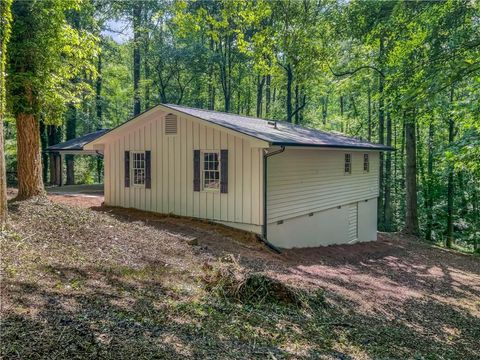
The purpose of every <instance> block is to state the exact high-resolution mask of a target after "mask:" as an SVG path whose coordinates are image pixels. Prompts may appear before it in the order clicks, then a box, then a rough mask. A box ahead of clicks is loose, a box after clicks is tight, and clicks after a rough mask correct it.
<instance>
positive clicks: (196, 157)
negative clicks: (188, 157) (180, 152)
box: [193, 150, 200, 191]
mask: <svg viewBox="0 0 480 360" xmlns="http://www.w3.org/2000/svg"><path fill="white" fill-rule="evenodd" d="M193 191H200V150H193Z"/></svg>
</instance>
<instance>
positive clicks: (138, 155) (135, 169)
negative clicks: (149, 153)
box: [132, 152, 145, 186]
mask: <svg viewBox="0 0 480 360" xmlns="http://www.w3.org/2000/svg"><path fill="white" fill-rule="evenodd" d="M132 178H133V185H137V186H144V185H145V153H144V152H132Z"/></svg>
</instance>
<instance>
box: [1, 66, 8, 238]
mask: <svg viewBox="0 0 480 360" xmlns="http://www.w3.org/2000/svg"><path fill="white" fill-rule="evenodd" d="M0 76H1V75H0ZM0 91H2V90H0ZM0 96H1V95H0ZM2 101H3V99H2ZM2 105H3V104H0V106H2ZM3 149H4V139H3V111H2V109H1V108H0V230H3V229H4V228H5V226H6V224H7V215H8V213H7V173H6V168H5V153H4V150H3Z"/></svg>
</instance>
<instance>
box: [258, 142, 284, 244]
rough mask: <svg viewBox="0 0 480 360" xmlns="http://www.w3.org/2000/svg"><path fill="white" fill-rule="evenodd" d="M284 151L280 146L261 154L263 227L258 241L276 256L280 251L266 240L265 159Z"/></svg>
mask: <svg viewBox="0 0 480 360" xmlns="http://www.w3.org/2000/svg"><path fill="white" fill-rule="evenodd" d="M284 151H285V146H283V145H282V146H281V147H280V149H278V150H275V151H271V152H265V153H264V154H263V226H262V235H261V236H260V240H261V241H262V242H263V243H264V244H265V245H267V246H268V247H269V248H270V249H272V250H273V251H275V252H276V253H278V254H281V251H280V249H278V248H277V247H276V246H275V245H273V244H271V243H270V242H268V240H267V163H268V161H267V159H268V158H269V157H271V156H273V155H277V154H281V153H283V152H284Z"/></svg>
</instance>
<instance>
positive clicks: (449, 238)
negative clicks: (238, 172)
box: [445, 86, 455, 248]
mask: <svg viewBox="0 0 480 360" xmlns="http://www.w3.org/2000/svg"><path fill="white" fill-rule="evenodd" d="M450 104H451V105H453V86H452V88H451V90H450ZM454 131H455V120H454V118H453V112H452V114H450V117H449V119H448V145H449V146H451V145H452V144H453V139H454V136H455V132H454ZM453 176H454V169H453V164H452V163H451V161H450V163H449V164H448V183H447V238H446V243H445V245H446V246H447V248H451V247H452V244H453V196H454V193H455V189H454V186H455V185H454V181H453V180H454V179H453Z"/></svg>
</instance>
